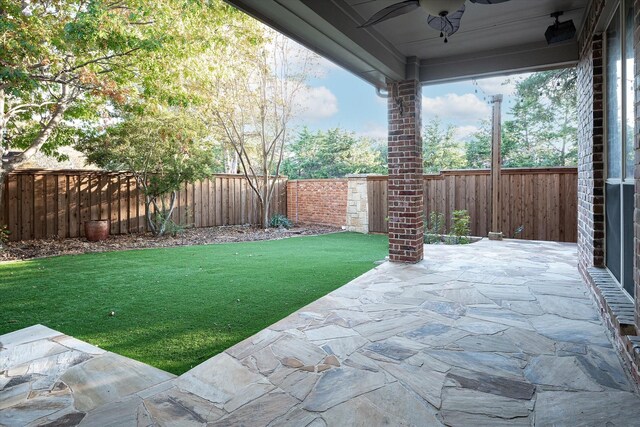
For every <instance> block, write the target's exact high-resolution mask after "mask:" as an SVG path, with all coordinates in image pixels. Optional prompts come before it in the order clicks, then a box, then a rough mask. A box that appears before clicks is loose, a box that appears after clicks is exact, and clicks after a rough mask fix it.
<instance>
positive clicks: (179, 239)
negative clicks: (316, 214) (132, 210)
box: [0, 225, 341, 262]
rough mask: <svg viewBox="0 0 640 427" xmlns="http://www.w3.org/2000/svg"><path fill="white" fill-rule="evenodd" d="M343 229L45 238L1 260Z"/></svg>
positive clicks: (20, 245)
mask: <svg viewBox="0 0 640 427" xmlns="http://www.w3.org/2000/svg"><path fill="white" fill-rule="evenodd" d="M337 231H341V230H340V229H339V228H334V227H326V226H317V225H309V226H304V227H297V228H292V229H289V230H286V229H280V228H269V229H266V230H265V229H262V228H257V227H253V226H244V225H232V226H224V227H210V228H190V229H186V230H184V231H183V232H182V233H180V234H179V235H177V236H162V237H158V238H155V237H153V236H152V235H151V234H149V233H147V234H123V235H116V236H109V238H108V239H107V240H103V241H101V242H89V241H88V240H87V239H85V238H73V239H43V240H26V241H19V242H8V243H7V244H6V245H5V246H4V248H0V262H2V261H15V260H24V259H30V258H42V257H49V256H56V255H72V254H83V253H88V252H107V251H119V250H126V249H142V248H161V247H171V246H189V245H206V244H212V243H231V242H252V241H258V240H276V239H286V238H289V237H296V236H310V235H318V234H327V233H335V232H337Z"/></svg>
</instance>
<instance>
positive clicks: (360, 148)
mask: <svg viewBox="0 0 640 427" xmlns="http://www.w3.org/2000/svg"><path fill="white" fill-rule="evenodd" d="M286 149H287V154H288V155H287V158H286V159H285V160H284V161H283V163H282V173H283V174H284V175H287V176H288V177H289V178H291V179H310V178H336V177H343V176H345V175H347V174H351V173H379V174H384V173H386V172H387V169H386V164H385V163H384V160H383V157H382V154H383V153H381V152H380V151H379V150H378V149H376V148H375V147H374V146H373V145H372V142H371V141H370V140H368V139H366V138H358V137H356V136H355V135H354V134H353V133H352V132H347V131H345V130H342V129H338V128H335V129H330V130H328V131H317V132H315V133H313V132H311V131H310V130H309V129H307V128H304V129H303V130H302V131H301V132H300V133H299V134H298V137H297V139H296V140H295V141H294V142H293V143H292V144H290V145H288V146H287V147H286Z"/></svg>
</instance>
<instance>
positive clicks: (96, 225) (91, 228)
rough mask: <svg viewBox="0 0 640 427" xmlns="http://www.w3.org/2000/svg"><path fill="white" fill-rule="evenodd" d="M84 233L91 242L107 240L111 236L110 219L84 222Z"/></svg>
mask: <svg viewBox="0 0 640 427" xmlns="http://www.w3.org/2000/svg"><path fill="white" fill-rule="evenodd" d="M84 235H85V237H86V238H87V240H88V241H90V242H97V241H99V240H106V239H107V238H108V237H109V220H107V219H103V220H95V221H87V222H85V223H84Z"/></svg>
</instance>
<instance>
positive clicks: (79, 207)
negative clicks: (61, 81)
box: [0, 170, 287, 240]
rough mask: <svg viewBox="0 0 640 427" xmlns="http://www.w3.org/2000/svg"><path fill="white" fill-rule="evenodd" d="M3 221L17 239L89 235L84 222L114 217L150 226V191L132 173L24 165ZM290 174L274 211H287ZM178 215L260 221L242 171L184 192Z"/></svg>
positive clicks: (188, 221) (116, 229)
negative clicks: (147, 211) (146, 209)
mask: <svg viewBox="0 0 640 427" xmlns="http://www.w3.org/2000/svg"><path fill="white" fill-rule="evenodd" d="M4 191H5V198H4V200H5V209H4V210H3V211H2V210H0V225H2V224H6V225H7V226H8V227H9V231H10V235H9V238H10V239H11V240H27V239H40V238H48V237H59V238H65V237H81V236H84V225H83V224H84V222H85V221H88V220H94V219H108V220H110V222H111V234H127V233H141V232H144V231H146V223H145V212H144V195H143V194H142V193H141V191H139V190H138V188H137V185H136V181H135V179H134V177H133V175H132V174H130V173H125V172H119V173H108V172H103V171H78V170H68V171H43V170H24V171H16V172H13V173H11V174H10V175H9V177H8V180H7V182H6V186H5V189H4ZM286 197H287V195H286V179H284V178H280V179H278V181H277V183H276V188H275V191H274V197H273V199H272V204H271V212H272V213H276V212H277V213H282V214H286V207H287V202H286ZM173 219H174V221H175V222H176V223H177V224H180V225H183V226H194V227H211V226H217V225H239V224H248V223H251V224H255V223H258V222H259V211H258V203H257V197H256V196H255V194H254V193H253V191H252V190H251V188H250V187H249V185H248V183H247V181H246V179H245V178H244V177H243V176H241V175H214V176H211V177H209V178H207V179H204V180H202V181H198V182H196V183H193V184H184V185H183V187H182V189H181V190H180V191H179V192H178V197H177V201H176V210H175V212H174V214H173Z"/></svg>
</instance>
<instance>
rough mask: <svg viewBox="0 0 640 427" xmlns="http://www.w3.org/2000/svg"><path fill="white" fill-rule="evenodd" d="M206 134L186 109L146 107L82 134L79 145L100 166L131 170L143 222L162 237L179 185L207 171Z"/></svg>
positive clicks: (210, 155) (211, 158)
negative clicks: (102, 128) (142, 198)
mask: <svg viewBox="0 0 640 427" xmlns="http://www.w3.org/2000/svg"><path fill="white" fill-rule="evenodd" d="M207 136H208V131H207V129H206V128H205V127H204V126H203V125H202V123H201V122H200V121H199V120H197V119H194V118H193V116H192V115H191V114H189V112H188V111H186V110H182V111H181V110H176V109H175V108H174V109H163V110H152V109H151V108H148V109H144V110H137V111H135V112H132V113H128V114H125V115H123V116H122V117H121V121H119V122H118V123H116V124H114V125H112V126H109V127H108V128H107V129H106V131H105V132H98V133H96V134H94V135H93V136H91V137H85V138H83V140H82V141H81V142H80V143H79V144H78V148H79V149H80V150H82V151H83V152H85V153H88V156H87V159H88V160H89V161H90V162H92V163H94V164H96V165H98V166H100V167H102V168H105V169H108V170H115V171H119V170H127V171H131V172H133V174H134V176H135V178H136V183H137V185H138V188H140V189H142V191H143V193H144V196H145V214H146V219H147V226H148V227H149V230H150V231H151V232H152V234H153V235H154V236H161V235H163V234H164V233H165V231H166V230H167V227H168V225H169V224H171V223H172V219H171V216H172V214H173V210H174V208H175V205H176V194H177V191H178V190H179V189H180V187H181V185H182V184H183V183H184V182H193V181H196V180H198V179H201V178H204V177H205V176H207V175H209V174H210V173H211V172H212V168H213V165H214V150H213V149H212V145H213V142H212V141H211V140H210V139H208V138H207Z"/></svg>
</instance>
